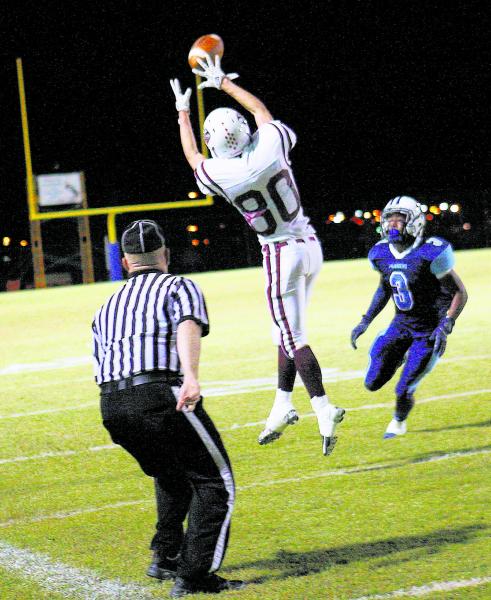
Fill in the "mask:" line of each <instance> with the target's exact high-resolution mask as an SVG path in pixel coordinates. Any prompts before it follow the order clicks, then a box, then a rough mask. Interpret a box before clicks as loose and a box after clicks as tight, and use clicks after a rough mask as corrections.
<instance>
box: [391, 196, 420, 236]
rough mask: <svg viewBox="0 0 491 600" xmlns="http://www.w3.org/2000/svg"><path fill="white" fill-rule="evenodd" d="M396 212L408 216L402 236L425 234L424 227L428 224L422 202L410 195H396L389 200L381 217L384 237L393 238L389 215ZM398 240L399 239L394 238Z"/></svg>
mask: <svg viewBox="0 0 491 600" xmlns="http://www.w3.org/2000/svg"><path fill="white" fill-rule="evenodd" d="M394 213H401V214H403V215H405V216H406V224H405V226H404V230H403V231H402V237H403V238H404V237H405V236H406V235H410V236H411V237H413V238H418V237H420V236H422V235H423V229H424V226H425V224H426V219H425V216H424V214H423V211H422V210H421V204H420V203H419V202H417V201H416V200H415V199H414V198H411V197H410V196H396V197H395V198H392V200H389V202H388V203H387V205H386V207H385V208H384V210H383V211H382V217H381V219H380V221H381V225H382V237H384V238H389V239H390V238H391V237H392V236H389V221H388V219H389V216H390V215H392V214H394ZM393 241H398V240H395V239H394V240H393Z"/></svg>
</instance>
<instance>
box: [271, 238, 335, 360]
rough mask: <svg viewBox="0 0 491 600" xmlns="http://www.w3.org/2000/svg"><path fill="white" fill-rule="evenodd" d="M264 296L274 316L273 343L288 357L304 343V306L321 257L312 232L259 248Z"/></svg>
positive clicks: (305, 334)
mask: <svg viewBox="0 0 491 600" xmlns="http://www.w3.org/2000/svg"><path fill="white" fill-rule="evenodd" d="M262 252H263V268H264V274H265V277H266V299H267V301H268V305H269V310H270V313H271V316H272V317H273V323H274V325H273V342H274V343H275V344H276V345H277V346H279V345H281V347H282V348H283V350H284V351H285V353H286V354H288V356H289V357H290V358H293V353H294V351H295V350H296V349H297V348H301V347H302V346H305V345H306V344H307V330H306V325H307V324H306V320H307V319H306V308H307V304H308V301H309V298H310V295H311V292H312V287H313V283H314V281H315V278H316V277H317V275H318V274H319V272H320V269H321V266H322V261H323V256H322V248H321V245H320V243H319V240H318V239H317V238H316V237H315V236H314V235H312V234H311V235H307V236H305V237H303V238H297V239H291V240H285V241H283V242H270V243H268V244H265V245H264V246H263V247H262Z"/></svg>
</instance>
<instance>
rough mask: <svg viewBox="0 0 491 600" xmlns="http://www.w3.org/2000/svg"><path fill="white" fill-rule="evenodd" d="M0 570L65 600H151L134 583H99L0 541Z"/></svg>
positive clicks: (84, 572) (97, 578)
mask: <svg viewBox="0 0 491 600" xmlns="http://www.w3.org/2000/svg"><path fill="white" fill-rule="evenodd" d="M0 567H2V568H4V569H5V570H6V571H7V572H9V573H15V574H16V575H20V577H22V579H29V580H31V581H34V583H36V584H37V585H39V586H40V587H42V588H44V589H45V590H47V591H48V592H55V593H58V594H61V595H62V596H64V597H65V598H66V597H67V594H70V596H71V597H78V598H80V597H82V598H91V600H92V599H94V600H95V599H98V600H103V599H107V600H112V599H114V600H120V599H121V598H125V600H126V599H128V600H150V599H153V600H155V596H153V595H152V594H150V593H149V592H150V590H149V588H145V587H143V586H140V585H138V584H136V583H123V582H121V581H119V580H118V579H113V580H111V579H102V578H101V576H100V575H99V574H98V573H96V572H94V571H91V570H90V569H84V568H82V569H80V568H75V567H71V566H69V565H66V564H63V563H61V562H56V561H53V560H52V559H51V558H50V557H49V556H47V555H46V554H41V553H38V552H31V551H29V550H24V549H22V548H17V547H15V546H12V545H10V544H7V543H6V542H3V541H1V540H0Z"/></svg>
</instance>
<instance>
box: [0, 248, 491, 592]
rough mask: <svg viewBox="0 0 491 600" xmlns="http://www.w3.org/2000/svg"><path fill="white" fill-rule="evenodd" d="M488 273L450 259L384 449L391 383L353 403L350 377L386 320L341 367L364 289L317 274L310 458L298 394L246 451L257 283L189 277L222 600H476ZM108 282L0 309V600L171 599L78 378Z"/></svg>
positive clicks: (255, 422)
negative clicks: (426, 357)
mask: <svg viewBox="0 0 491 600" xmlns="http://www.w3.org/2000/svg"><path fill="white" fill-rule="evenodd" d="M490 261H491V251H490V250H473V251H465V252H457V266H456V270H457V272H458V273H459V275H460V276H461V277H462V279H463V281H464V283H465V284H466V286H467V289H468V292H469V301H468V304H467V307H466V309H465V310H464V312H463V313H462V316H461V318H460V319H459V321H458V323H457V325H456V327H455V329H454V332H453V334H452V336H451V337H450V338H449V344H448V347H447V352H446V354H445V356H444V357H443V359H442V360H441V361H440V363H439V364H438V365H437V367H436V368H435V370H434V371H433V372H432V373H431V374H430V375H429V376H428V377H427V378H426V379H424V380H423V381H422V383H421V385H420V386H419V388H418V390H417V404H416V408H415V409H414V411H413V413H412V415H411V417H410V419H409V422H408V423H409V431H408V434H407V435H406V436H404V437H402V438H399V439H394V440H385V441H384V440H382V434H383V432H384V430H385V427H386V425H387V423H388V421H389V420H390V418H391V414H392V408H393V401H394V400H393V389H394V385H395V380H393V381H392V382H390V383H388V384H387V385H386V386H385V388H383V389H382V390H380V391H379V392H376V393H370V392H368V391H367V390H365V388H364V386H363V372H364V370H365V367H366V363H367V350H368V348H369V345H370V343H371V341H372V339H373V337H374V336H375V334H376V333H377V331H378V330H380V329H382V328H383V326H384V325H385V324H386V323H388V321H389V320H390V318H391V317H392V308H389V307H388V308H386V309H385V311H384V312H383V313H382V315H380V316H379V317H378V319H377V320H376V321H375V323H373V324H372V326H371V328H370V329H369V330H368V332H367V333H366V334H365V335H364V336H363V337H361V338H360V339H359V349H358V351H356V352H355V351H353V350H352V349H351V347H350V344H349V334H350V331H351V329H352V327H353V326H354V325H355V324H356V323H357V322H358V320H359V318H360V315H361V314H362V313H363V312H364V311H365V309H366V307H367V305H368V303H369V300H370V298H371V295H372V293H373V291H374V289H375V286H376V285H377V275H376V274H375V273H374V272H373V271H371V269H370V267H369V265H368V262H367V261H366V260H354V261H349V262H346V261H345V262H331V263H325V264H324V267H323V271H322V274H321V277H320V278H319V281H318V282H317V285H316V290H315V292H314V297H313V300H312V304H311V306H310V310H309V339H310V344H311V346H312V348H313V349H314V351H315V352H316V354H317V356H318V358H319V362H320V363H321V366H322V367H323V369H324V374H325V377H324V380H325V384H326V388H327V389H328V392H329V395H330V397H331V399H332V400H333V402H335V403H336V404H338V405H340V406H344V407H346V408H347V409H348V412H347V415H346V418H345V421H344V422H343V424H342V425H341V426H340V427H339V429H338V436H339V441H338V444H337V447H336V449H335V451H334V453H333V454H332V455H331V456H330V457H329V458H327V459H326V458H325V457H323V456H322V452H321V442H320V437H319V435H318V431H317V424H316V421H315V419H314V418H313V416H312V414H311V407H310V403H309V401H308V397H307V394H306V392H305V390H304V389H303V387H301V386H300V385H299V386H298V387H297V388H296V391H295V396H294V399H295V404H296V405H297V408H298V410H299V413H300V414H301V419H300V421H299V423H298V424H297V425H296V426H295V427H291V428H289V430H288V431H287V432H286V433H285V435H284V436H283V437H282V438H281V439H280V440H278V441H277V442H275V443H274V444H271V445H269V446H264V447H262V446H259V445H258V444H257V441H256V439H257V435H258V433H259V432H260V431H261V428H262V422H263V421H264V420H265V418H266V416H267V414H268V412H269V408H270V405H271V402H272V398H273V394H274V387H275V372H276V356H275V350H274V348H273V346H272V344H271V338H270V333H269V332H270V321H269V315H268V313H267V308H266V302H265V300H264V298H263V275H262V272H261V270H260V269H247V270H237V271H226V272H215V273H205V274H199V275H195V276H193V279H195V280H196V281H197V282H199V284H200V285H201V286H202V288H203V290H204V292H205V295H206V298H207V303H208V308H209V313H210V320H211V333H210V335H209V336H208V337H207V338H205V339H204V340H203V351H202V367H201V373H200V377H201V382H202V387H203V392H204V395H205V398H206V400H205V402H206V407H207V409H208V411H209V413H210V414H211V415H212V417H213V418H214V420H215V423H216V424H217V426H218V427H219V429H220V430H221V431H222V436H223V439H224V442H225V444H226V446H227V449H228V451H229V454H230V456H231V459H232V464H233V467H234V471H235V476H236V482H237V486H238V493H237V502H236V509H235V513H234V517H233V522H232V533H231V541H230V546H229V550H228V554H227V556H226V560H225V563H224V566H223V569H222V571H221V574H222V575H225V576H229V577H234V578H244V579H246V580H247V581H248V582H249V583H250V585H249V586H248V588H247V589H246V590H244V591H241V592H235V593H228V594H222V596H223V597H232V596H233V597H237V598H239V597H240V598H241V599H243V600H250V599H252V598H258V599H259V598H260V599H262V600H264V599H281V600H283V599H314V600H317V599H319V600H327V599H334V598H335V599H340V600H341V599H343V600H351V599H355V598H356V599H358V600H359V599H360V598H364V599H365V600H367V599H373V600H374V599H378V598H380V599H385V598H393V597H403V596H415V595H418V596H420V595H421V596H424V597H425V598H452V599H454V598H455V599H456V598H459V599H466V600H468V599H471V600H472V599H475V598H482V599H484V598H487V599H489V598H491V545H490V535H489V534H490V529H489V528H490V516H491V494H490V482H491V477H490V468H489V466H490V462H491V460H490V459H491V412H490V400H491V377H490V368H489V365H490V359H491V335H490V327H489V302H490V298H491V280H490V277H489V275H488V273H489V263H490ZM118 285H120V284H113V283H104V284H95V285H91V286H73V287H69V288H54V289H48V290H37V291H21V292H15V293H7V294H1V295H0V317H1V322H2V333H3V336H2V337H3V340H2V344H1V347H0V356H1V358H0V383H1V388H0V389H1V400H0V598H1V599H22V600H23V599H32V600H40V599H44V598H50V599H51V598H53V599H57V598H87V599H92V598H101V599H102V598H121V599H125V600H126V599H133V598H141V599H151V598H163V597H166V596H167V595H168V591H169V589H170V587H171V585H170V583H163V584H161V583H159V582H157V581H155V580H152V579H150V578H149V577H147V576H146V575H145V571H146V568H147V566H148V563H149V559H150V557H151V554H150V551H149V550H148V544H149V541H150V538H151V536H152V535H153V528H154V523H155V509H154V502H153V488H152V481H151V480H150V479H149V478H147V477H145V476H144V475H143V474H142V473H141V472H140V470H139V468H138V466H137V464H136V463H135V462H134V461H133V459H132V458H131V457H130V456H129V455H127V454H126V453H124V452H123V451H122V450H121V449H119V448H117V447H113V446H112V445H111V441H110V438H109V436H108V434H107V433H106V431H105V430H104V428H103V427H102V425H101V421H100V416H99V410H98V389H97V387H96V385H95V384H94V383H93V378H92V366H91V361H90V353H91V335H90V334H91V331H90V324H91V320H92V316H93V313H94V312H95V310H96V309H97V308H98V307H99V305H100V304H101V303H102V302H103V301H105V299H106V298H107V297H108V295H109V294H110V293H111V292H112V291H113V290H114V289H115V288H116V287H118ZM413 588H415V589H413ZM201 597H203V598H205V597H208V596H201Z"/></svg>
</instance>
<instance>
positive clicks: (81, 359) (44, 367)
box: [0, 354, 491, 385]
mask: <svg viewBox="0 0 491 600" xmlns="http://www.w3.org/2000/svg"><path fill="white" fill-rule="evenodd" d="M487 358H491V354H481V355H475V356H454V357H452V358H442V359H441V361H440V363H447V362H460V361H463V360H481V359H487ZM262 360H264V359H263V358H253V359H248V360H244V359H243V358H242V359H236V360H233V359H231V360H230V361H229V362H231V363H234V362H240V363H241V364H244V363H251V362H261V361H262ZM92 363H93V359H92V357H91V356H72V357H67V358H54V359H52V360H48V361H43V362H34V363H14V364H11V365H7V366H6V367H4V368H3V369H0V376H2V375H19V374H21V373H36V372H40V371H55V370H59V369H71V368H73V367H82V366H88V365H92ZM213 364H215V363H213V362H210V361H208V362H207V361H204V362H203V363H202V365H201V366H203V367H206V366H211V365H213ZM76 381H79V380H78V379H77V380H76ZM87 381H88V380H87ZM35 385H39V384H35ZM41 385H43V384H41Z"/></svg>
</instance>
